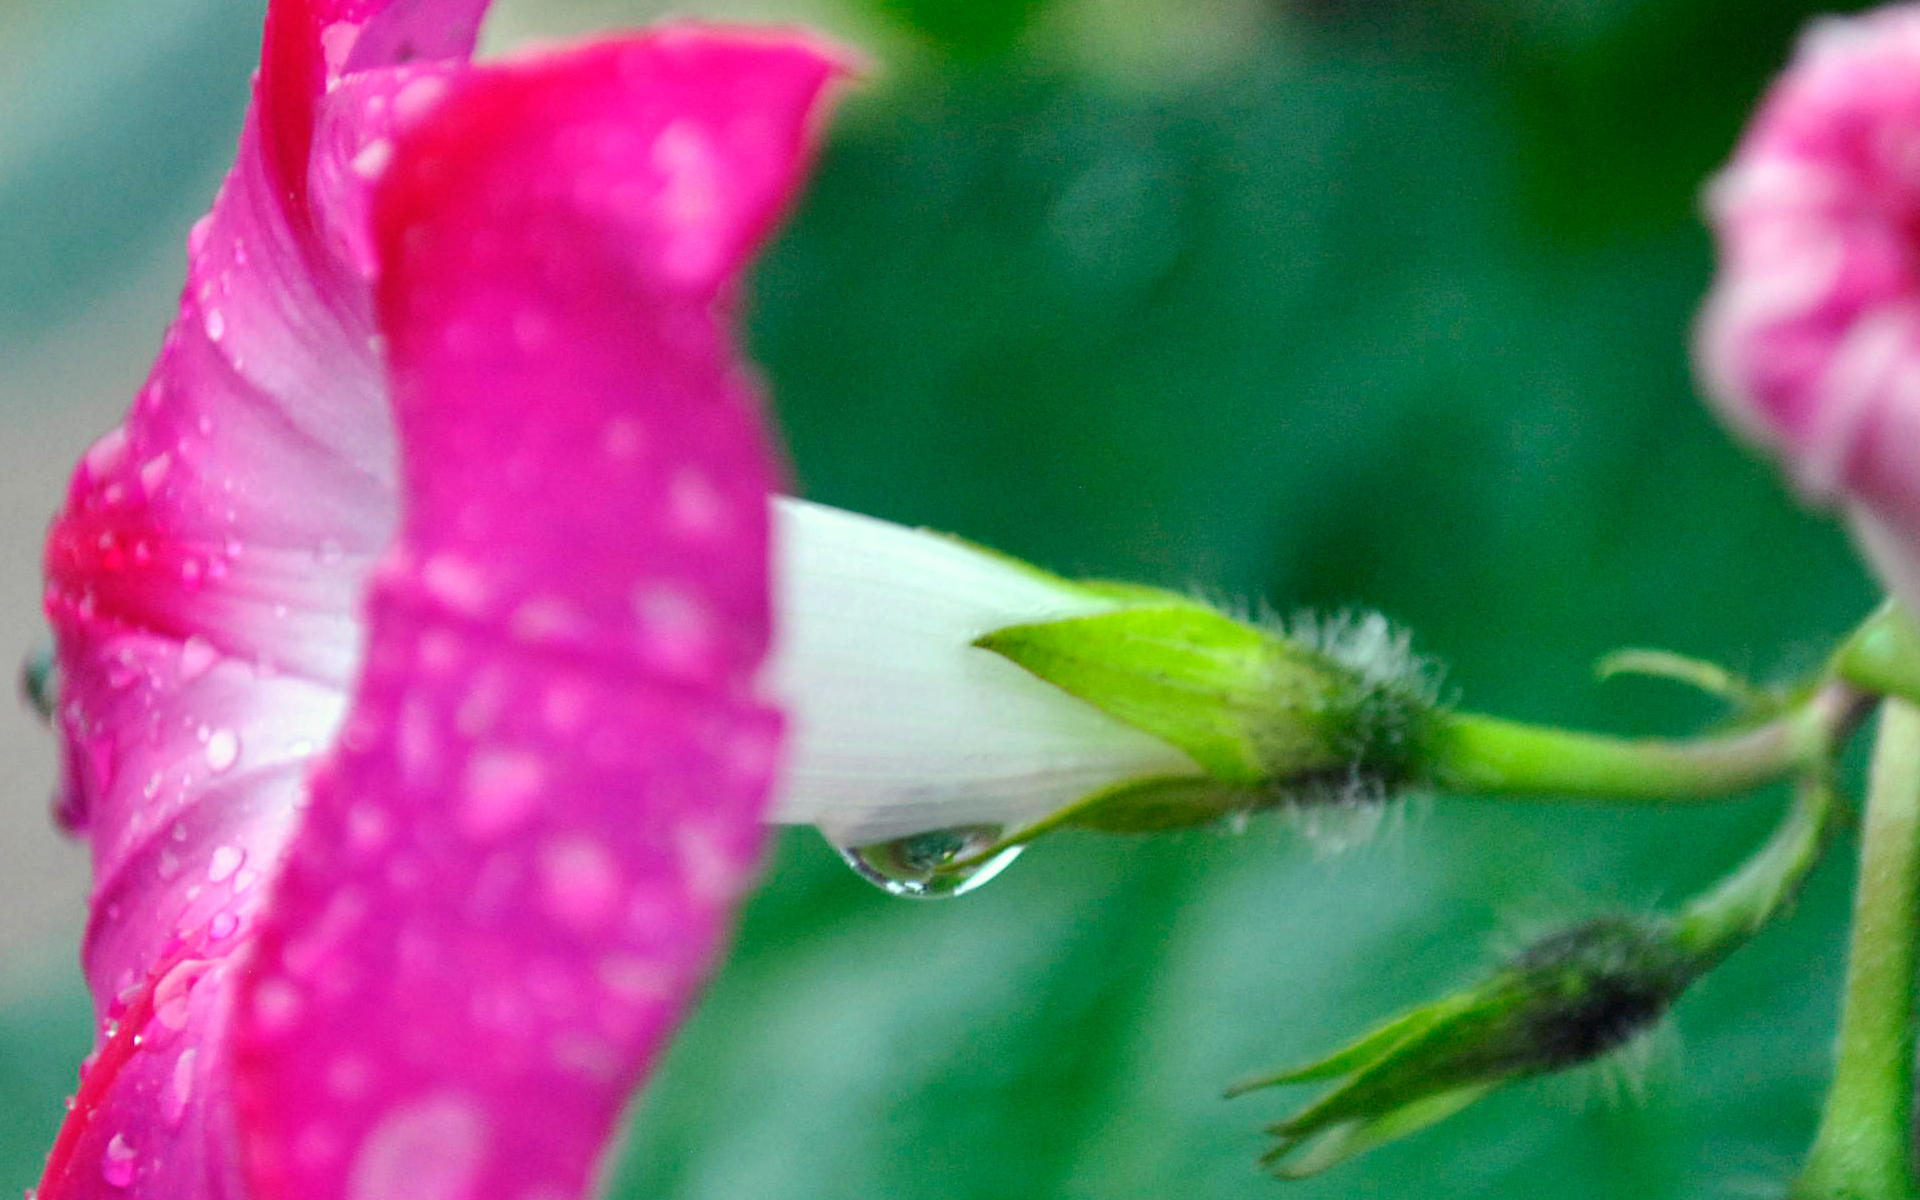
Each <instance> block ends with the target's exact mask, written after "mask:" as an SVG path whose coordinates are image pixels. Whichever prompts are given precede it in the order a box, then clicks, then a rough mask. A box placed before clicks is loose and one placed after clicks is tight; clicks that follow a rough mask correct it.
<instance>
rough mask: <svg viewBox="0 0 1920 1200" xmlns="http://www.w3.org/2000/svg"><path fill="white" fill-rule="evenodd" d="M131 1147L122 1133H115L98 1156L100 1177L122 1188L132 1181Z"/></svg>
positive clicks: (132, 1154) (132, 1155)
mask: <svg viewBox="0 0 1920 1200" xmlns="http://www.w3.org/2000/svg"><path fill="white" fill-rule="evenodd" d="M134 1158H135V1155H134V1152H133V1147H132V1146H130V1145H128V1144H127V1137H126V1135H125V1134H123V1133H116V1134H114V1135H113V1138H112V1140H110V1141H109V1142H108V1143H107V1149H106V1152H105V1153H103V1154H102V1155H101V1156H100V1177H101V1178H102V1179H105V1180H106V1181H107V1183H108V1184H110V1185H111V1186H113V1187H117V1188H123V1187H126V1186H127V1185H128V1184H130V1183H132V1182H133V1168H134Z"/></svg>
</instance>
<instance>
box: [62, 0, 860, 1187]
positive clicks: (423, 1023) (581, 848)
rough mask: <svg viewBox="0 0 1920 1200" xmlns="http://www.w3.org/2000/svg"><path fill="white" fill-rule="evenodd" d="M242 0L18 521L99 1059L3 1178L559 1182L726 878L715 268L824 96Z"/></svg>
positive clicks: (757, 729)
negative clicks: (94, 434)
mask: <svg viewBox="0 0 1920 1200" xmlns="http://www.w3.org/2000/svg"><path fill="white" fill-rule="evenodd" d="M485 7H486V4H485V2H484V0H274V2H273V3H272V5H271V7H270V10H269V13H268V16H267V25H266V34H265V40H264V48H263V53H262V62H261V68H260V73H259V76H258V78H257V80H256V83H255V88H254V103H253V108H252V112H251V114H250V116H249V118H248V121H247V124H246V127H245V131H244V133H243V134H242V137H241V143H240V150H239V157H238V161H237V162H236V164H235V166H234V169H233V171H232V173H231V175H230V176H229V177H228V179H227V181H226V183H225V185H224V187H223V188H222V190H221V193H220V196H219V198H218V199H217V200H216V202H215V204H214V207H213V211H212V212H211V213H210V214H209V215H208V217H207V218H206V219H205V220H203V221H202V222H201V223H200V224H199V225H198V226H197V227H196V228H195V229H194V231H193V236H192V239H191V243H190V256H189V264H188V281H187V287H186V290H185V293H184V295H183V297H182V299H181V304H180V313H179V316H178V317H177V318H176V320H175V321H174V323H173V325H172V327H171V328H170V329H169V330H168V331H167V334H166V338H165V341H164V343H163V346H162V349H161V353H160V357H159V360H158V362H157V363H156V365H155V367H154V369H153V373H152V375H151V377H150V378H149V379H148V381H147V383H146V385H145V387H144V388H143V389H142V390H141V392H140V394H139V397H138V399H137V401H136V403H135V404H134V407H133V410H132V412H131V413H130V414H129V416H128V417H127V419H126V422H125V423H124V424H123V425H122V426H121V427H120V428H118V429H116V430H114V431H113V432H112V433H110V434H108V435H107V436H106V437H104V438H102V439H101V440H100V441H99V442H98V443H97V444H96V445H95V446H94V447H93V448H92V449H91V450H89V451H88V453H87V455H86V457H85V460H84V461H83V462H82V464H81V465H80V468H79V470H78V472H77V473H76V475H75V477H74V481H73V484H72V488H71V491H70V494H69V496H68V498H67V502H66V505H65V508H64V510H63V511H62V512H61V514H60V515H59V517H58V518H57V519H56V521H55V524H54V526H53V529H52V532H51V534H50V537H49V540H48V547H47V572H48V585H47V594H46V603H47V611H48V614H49V616H50V619H51V620H52V623H53V625H54V627H55V631H56V634H57V637H58V644H59V659H60V664H61V668H62V675H63V684H62V699H61V705H60V711H59V714H58V718H59V723H60V727H61V730H62V733H63V736H64V740H65V747H66V757H67V780H66V785H65V786H66V792H65V798H64V800H63V804H62V810H63V816H64V819H65V820H66V821H67V822H68V823H69V824H70V825H71V826H73V827H74V828H76V829H78V830H82V831H84V833H85V835H86V837H87V838H88V840H89V842H90V844H91V850H92V855H93V861H94V868H95V874H96V881H97V882H96V890H95V894H94V898H93V908H92V920H91V923H90V926H89V929H88V934H87V944H86V949H85V968H86V974H87V978H88V981H89V983H90V985H91V987H92V989H93V993H94V995H95V997H96V1004H97V1010H98V1018H99V1022H100V1035H99V1043H98V1046H97V1048H96V1051H95V1053H94V1055H93V1056H92V1057H91V1058H90V1059H89V1061H88V1064H87V1066H86V1067H85V1068H84V1070H83V1074H82V1077H81V1082H80V1088H79V1092H78V1095H77V1096H76V1097H75V1102H74V1105H73V1109H72V1112H71V1114H70V1116H69V1118H68V1120H67V1122H66V1125H65V1127H64V1128H63V1129H62V1131H61V1133H60V1136H59V1139H58V1141H57V1143H56V1144H55V1146H54V1149H53V1152H52V1155H51V1157H50V1159H49V1162H48V1165H47V1170H46V1175H45V1178H44V1180H43V1182H42V1185H41V1188H40V1197H41V1200H69V1198H75V1197H107V1196H112V1197H155V1198H164V1200H188V1198H192V1200H224V1198H228V1197H240V1196H248V1197H254V1198H256V1200H260V1198H266V1197H274V1198H282V1197H285V1198H313V1200H321V1198H325V1200H463V1198H476V1197H500V1198H501V1200H558V1198H562V1197H569V1196H574V1195H578V1194H579V1193H580V1192H581V1191H582V1190H583V1189H584V1188H585V1187H586V1186H587V1185H588V1182H589V1180H590V1178H591V1176H592V1173H593V1170H594V1167H595V1164H596V1162H597V1160H598V1158H599V1156H600V1154H601V1152H602V1149H603V1147H604V1145H605V1143H606V1140H607V1137H608V1134H609V1132H610V1130H611V1129H612V1127H613V1125H614V1122H615V1121H616V1119H617V1117H618V1114H619V1112H620V1109H621V1106H622V1104H623V1102H624V1101H625V1098H626V1096H627V1093H628V1091H629V1090H630V1088H631V1087H632V1085H633V1084H634V1083H635V1082H636V1081H637V1079H639V1078H640V1077H641V1076H642V1075H643V1074H644V1072H645V1070H646V1068H647V1066H648V1064H649V1063H650V1062H651V1060H652V1058H653V1057H654V1055H655V1054H656V1053H657V1051H658V1050H659V1049H660V1047H661V1046H662V1044H663V1043H664V1041H665V1039H666V1038H667V1036H668V1034H669V1032H670V1031H671V1029H672V1027H673V1026H674V1024H675V1022H676V1021H677V1019H678V1018H679V1016H680V1014H681V1011H682V1009H683V1008H684V1007H685V1005H686V1003H687V1001H688V998H689V995H690V993H691V991H692V989H693V988H694V987H695V986H696V985H697V982H698V980H699V978H700V975H701V973H702V971H703V969H704V967H705V966H706V965H707V963H708V962H709V960H710V959H711V958H712V956H713V954H714V952H715V949H716V947H717V945H718V944H719V942H720V941H721V939H722V938H723V936H724V933H725V928H726V923H727V920H728V917H729V913H730V909H731V906H732V903H733V901H734V900H735V899H736V898H737V897H738V896H739V895H740V893H741V891H742V889H743V888H745V887H746V886H747V884H748V883H749V881H750V880H751V877H752V874H753V870H754V866H755V862H756V858H757V855H758V853H759V851H760V847H761V839H762V836H763V835H762V823H761V818H762V812H763V808H764V806H765V803H766V799H767V790H768V781H769V777H770V774H771V772H772V770H773V768H774V765H775V760H776V757H777V751H778V748H779V742H780V728H781V723H780V718H779V716H778V714H777V713H775V712H774V711H772V710H771V709H770V708H769V707H767V706H766V705H765V704H764V703H763V702H762V701H761V699H760V698H759V693H758V691H757V688H756V682H755V681H756V676H757V674H758V671H759V667H760V664H761V660H762V656H763V654H764V651H765V646H766V641H767V636H768V595H767V545H766V543H767V528H766V523H767V517H766V507H767V506H766V497H767V493H768V490H769V488H770V487H771V486H772V485H773V484H774V482H775V476H776V471H775V468H774V466H773V459H772V454H771V452H770V449H769V446H768V444H767V442H766V439H765V437H764V435H763V433H762V432H761V429H760V425H759V421H758V413H757V404H756V401H755V396H754V388H753V385H752V383H751V381H750V380H749V378H748V377H747V375H746V373H745V372H744V371H743V370H742V368H741V367H740V365H739V364H738V362H737V359H736V356H735V352H734V348H733V345H732V341H731V338H730V336H729V329H728V326H729V308H730V301H731V295H732V288H733V280H734V277H735V275H736V273H737V272H738V270H739V269H740V267H741V265H742V263H743V261H744V260H745V258H746V257H747V256H748V255H749V254H750V253H751V251H752V249H753V247H754V245H755V244H756V242H757V241H758V239H759V238H760V237H761V236H762V235H763V234H764V232H765V231H766V229H767V227H768V226H769V224H770V223H771V222H772V221H773V219H774V218H775V217H776V216H777V214H778V212H779V210H780V208H781V207H782V205H783V204H784V203H785V202H786V200H787V199H788V198H789V197H790V195H791V193H792V191H793V189H794V188H795V186H796V184H797V181H798V179H799V177H800V174H801V171H802V170H803V167H804V160H805V158H806V155H807V153H808V150H809V148H810V146H811V144H812V142H813V137H814V133H815V130H816V125H817V117H818V112H819V103H820V98H821V94H822V91H823V89H824V88H825V87H826V86H827V85H828V84H829V82H830V81H831V80H832V79H833V77H834V76H835V75H836V74H838V73H839V71H840V70H841V67H840V64H839V63H838V62H837V61H836V60H835V58H834V57H833V56H832V55H831V54H828V53H826V52H823V50H822V49H821V48H820V47H819V46H817V45H814V44H812V43H809V42H807V41H806V40H804V39H802V38H799V37H795V36H786V35H750V34H745V33H739V32H732V33H729V32H723V31H720V30H716V29H707V28H700V27H693V26H679V27H669V28H663V29H660V30H658V31H655V32H652V33H649V34H645V35H640V36H633V37H625V38H619V39H613V40H609V41H605V42H601V43H598V44H594V45H589V46H584V47H580V48H576V49H569V50H560V51H553V52H548V53H544V54H540V55H536V56H530V57H526V58H523V59H520V60H519V61H516V62H511V63H501V64H495V65H488V66H483V67H471V66H469V65H468V64H467V62H466V56H467V54H468V53H469V51H470V49H471V46H472V41H473V37H474V32H475V28H476V26H477V24H478V22H479V20H480V17H481V15H482V13H483V11H484V9H485Z"/></svg>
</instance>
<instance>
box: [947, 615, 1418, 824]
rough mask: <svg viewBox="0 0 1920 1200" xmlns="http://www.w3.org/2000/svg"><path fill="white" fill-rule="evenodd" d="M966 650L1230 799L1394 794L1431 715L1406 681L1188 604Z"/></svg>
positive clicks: (1025, 632) (1022, 633) (1044, 627)
mask: <svg viewBox="0 0 1920 1200" xmlns="http://www.w3.org/2000/svg"><path fill="white" fill-rule="evenodd" d="M1355 628H1361V629H1365V630H1367V631H1369V632H1371V631H1373V630H1375V629H1378V630H1381V631H1384V630H1385V629H1386V625H1385V622H1383V621H1380V620H1379V619H1378V618H1369V620H1368V622H1366V623H1362V624H1360V625H1357V626H1355ZM1383 636H1384V634H1383ZM1376 640H1377V639H1376ZM974 644H975V645H976V646H980V647H982V648H984V649H987V650H991V651H993V652H994V653H996V654H999V655H1001V656H1003V657H1005V658H1007V659H1010V660H1011V661H1013V662H1015V663H1017V664H1019V665H1020V666H1021V667H1023V668H1025V669H1026V670H1028V671H1030V672H1032V673H1033V674H1034V675H1037V676H1039V677H1040V678H1041V679H1044V680H1046V681H1047V682H1049V683H1051V684H1053V685H1055V686H1056V687H1059V688H1061V689H1062V690H1064V691H1066V692H1068V693H1070V694H1072V695H1074V696H1077V697H1079V698H1080V699H1082V700H1084V701H1086V702H1087V703H1088V704H1091V705H1093V706H1094V707H1095V708H1098V709H1100V710H1101V711H1103V712H1105V713H1107V714H1108V715H1110V716H1113V717H1115V718H1117V719H1119V720H1121V721H1124V722H1126V723H1127V724H1129V725H1132V726H1134V727H1135V728H1138V729H1141V730H1144V731H1146V732H1148V733H1151V734H1153V735H1154V736H1156V737H1159V738H1162V739H1164V740H1165V741H1167V742H1169V743H1171V744H1172V745H1174V746H1177V747H1179V748H1180V749H1181V750H1184V751H1185V752H1186V753H1187V754H1188V755H1190V756H1191V757H1192V758H1193V760H1194V761H1195V762H1196V763H1198V764H1199V765H1200V767H1201V768H1202V769H1203V770H1205V771H1206V772H1207V774H1208V775H1209V776H1211V777H1212V779H1213V780H1214V781H1215V782H1217V783H1220V784H1225V785H1228V786H1230V787H1238V788H1248V787H1256V786H1266V787H1273V786H1276V785H1279V786H1281V787H1284V786H1285V785H1288V784H1294V783H1314V782H1323V781H1326V780H1329V779H1339V780H1347V779H1359V780H1364V781H1377V782H1379V783H1381V784H1383V785H1385V786H1388V787H1390V786H1393V785H1397V784H1398V783H1400V782H1402V781H1403V780H1404V778H1405V776H1406V775H1407V774H1408V773H1409V769H1410V764H1411V760H1412V757H1413V755H1414V752H1415V748H1416V746H1417V744H1418V741H1419V734H1420V732H1421V731H1422V729H1423V727H1424V723H1425V720H1426V717H1427V716H1428V714H1429V713H1430V712H1431V710H1432V707H1433V701H1432V699H1431V697H1430V696H1429V695H1427V694H1425V693H1424V692H1423V690H1422V689H1421V688H1420V687H1418V686H1414V683H1413V682H1412V681H1409V680H1408V679H1405V678H1402V677H1400V676H1397V675H1394V674H1392V673H1383V672H1371V671H1369V670H1366V669H1363V668H1362V667H1359V666H1356V665H1353V664H1351V663H1348V662H1345V661H1342V660H1341V659H1340V658H1339V657H1338V656H1337V655H1336V654H1335V653H1333V652H1330V651H1327V650H1323V649H1321V648H1319V647H1317V646H1315V645H1313V644H1311V643H1310V642H1309V641H1308V640H1307V639H1305V638H1300V637H1291V636H1288V635H1285V634H1282V633H1277V632H1273V631H1271V630H1267V629H1262V628H1258V627H1256V626H1253V625H1249V624H1245V623H1243V622H1240V621H1236V620H1234V619H1233V618H1231V617H1228V616H1225V615H1224V614H1222V613H1219V612H1216V611H1214V610H1213V609H1211V608H1207V607H1206V606H1204V605H1201V604H1197V603H1194V602H1192V601H1180V602H1167V601H1164V600H1163V601H1161V602H1158V603H1153V602H1147V603H1142V604H1140V605H1138V606H1135V607H1130V608H1125V609H1122V610H1120V611H1118V612H1112V613H1103V614H1100V615H1098V616H1091V617H1077V618H1072V619H1069V620H1064V621H1049V622H1044V623H1039V624H1032V625H1014V626H1009V627H1007V628H1004V629H997V630H995V631H993V632H992V633H989V634H986V635H985V636H983V637H981V638H979V639H977V640H976V641H975V642H974Z"/></svg>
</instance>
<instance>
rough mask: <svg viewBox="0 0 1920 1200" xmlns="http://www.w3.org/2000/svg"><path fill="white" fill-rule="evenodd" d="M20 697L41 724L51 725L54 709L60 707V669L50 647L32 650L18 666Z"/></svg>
mask: <svg viewBox="0 0 1920 1200" xmlns="http://www.w3.org/2000/svg"><path fill="white" fill-rule="evenodd" d="M20 695H21V696H22V697H24V698H25V700H26V702H27V704H28V705H29V706H31V707H32V709H33V711H34V712H37V713H39V714H40V720H41V722H42V723H43V724H47V725H51V724H53V712H54V709H56V708H58V707H59V706H60V668H59V666H58V664H56V663H55V662H54V657H53V647H52V646H42V647H40V648H38V649H36V650H34V651H33V652H31V653H30V654H28V655H27V658H26V661H25V662H23V663H21V664H20Z"/></svg>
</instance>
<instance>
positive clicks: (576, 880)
mask: <svg viewBox="0 0 1920 1200" xmlns="http://www.w3.org/2000/svg"><path fill="white" fill-rule="evenodd" d="M539 869H540V880H541V885H542V887H541V899H542V901H543V903H544V907H545V908H546V911H547V915H548V916H550V917H552V918H553V919H554V920H556V921H559V922H561V923H562V924H564V925H570V926H572V927H574V928H576V929H591V928H593V927H595V926H596V925H598V924H600V923H601V922H602V921H604V920H605V919H606V918H607V917H608V916H610V915H611V914H612V913H613V910H614V908H615V907H616V906H617V905H618V904H619V902H620V889H621V880H620V864H619V863H618V862H616V861H615V860H614V857H613V855H612V854H611V853H610V852H609V851H608V850H607V849H606V847H604V846H602V845H601V844H600V843H599V842H597V841H595V840H593V839H592V838H590V837H586V836H583V835H579V834H567V835H563V836H560V837H556V838H551V839H549V840H548V841H547V842H546V843H545V844H544V845H542V846H541V847H540V854H539Z"/></svg>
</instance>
